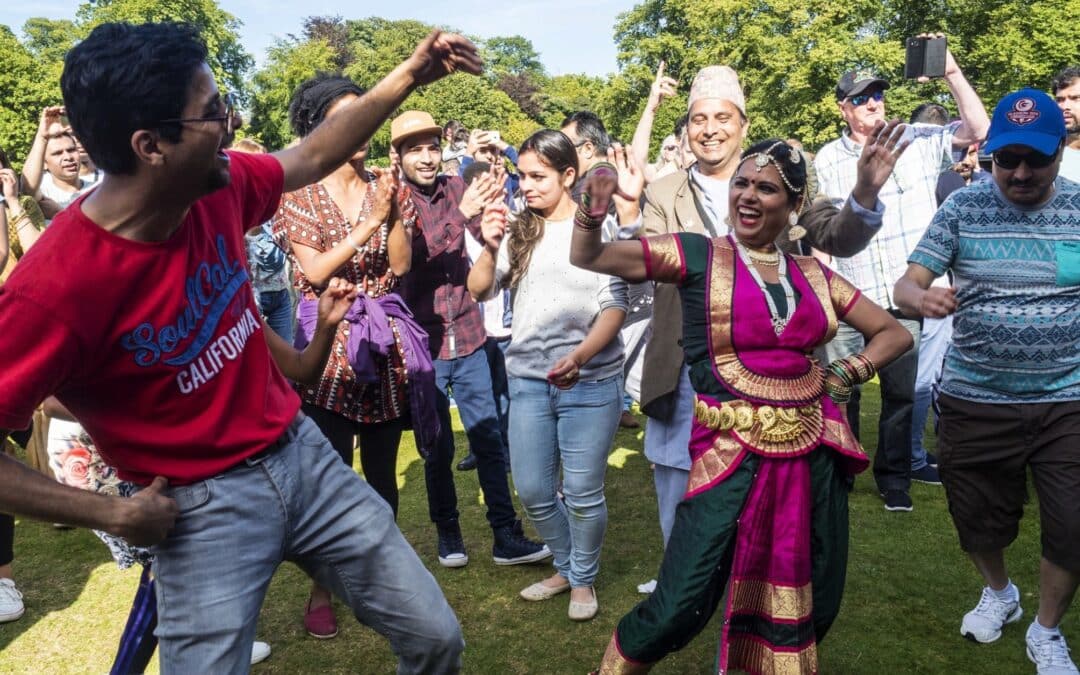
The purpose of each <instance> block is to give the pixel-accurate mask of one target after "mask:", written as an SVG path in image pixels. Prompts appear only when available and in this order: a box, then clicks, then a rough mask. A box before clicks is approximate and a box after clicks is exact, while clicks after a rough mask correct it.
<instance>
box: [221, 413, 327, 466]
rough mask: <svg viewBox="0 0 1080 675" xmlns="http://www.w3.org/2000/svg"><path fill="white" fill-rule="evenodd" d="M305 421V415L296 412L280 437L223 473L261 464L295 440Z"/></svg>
mask: <svg viewBox="0 0 1080 675" xmlns="http://www.w3.org/2000/svg"><path fill="white" fill-rule="evenodd" d="M306 419H307V415H305V414H304V413H303V412H302V411H299V410H298V411H297V412H296V417H294V418H293V420H292V422H289V426H288V427H286V428H285V431H283V432H281V435H280V436H278V437H277V438H275V439H274V440H273V441H271V442H270V443H269V444H268V445H267V446H266V447H265V448H263V449H262V450H260V451H259V452H256V453H255V454H254V455H252V456H250V457H248V458H247V459H245V460H244V461H242V462H240V463H238V464H236V465H235V466H233V467H231V468H229V469H226V471H225V473H228V472H229V471H233V470H234V469H239V468H242V467H246V466H254V465H256V464H258V463H260V462H262V461H263V460H265V459H266V458H268V457H270V456H271V455H273V454H274V453H275V452H277V451H278V450H281V449H282V448H284V447H285V446H286V445H288V444H289V443H290V442H291V441H292V440H293V439H294V438H296V434H297V433H298V432H299V430H300V425H301V424H303V423H304V420H306Z"/></svg>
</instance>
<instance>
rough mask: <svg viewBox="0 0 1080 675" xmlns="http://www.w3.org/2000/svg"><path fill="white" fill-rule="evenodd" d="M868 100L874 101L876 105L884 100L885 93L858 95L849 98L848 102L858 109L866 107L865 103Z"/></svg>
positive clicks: (876, 92)
mask: <svg viewBox="0 0 1080 675" xmlns="http://www.w3.org/2000/svg"><path fill="white" fill-rule="evenodd" d="M870 99H874V100H875V101H877V102H878V103H881V102H882V101H884V100H885V92H883V91H875V92H874V93H873V94H859V95H857V96H849V97H848V100H849V101H851V105H853V106H855V107H856V108H858V107H859V106H862V105H866V102H867V101H869V100H870Z"/></svg>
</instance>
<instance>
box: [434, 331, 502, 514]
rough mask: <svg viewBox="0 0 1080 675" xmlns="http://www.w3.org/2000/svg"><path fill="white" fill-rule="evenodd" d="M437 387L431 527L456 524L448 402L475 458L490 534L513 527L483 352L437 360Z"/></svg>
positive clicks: (498, 431)
mask: <svg viewBox="0 0 1080 675" xmlns="http://www.w3.org/2000/svg"><path fill="white" fill-rule="evenodd" d="M435 385H436V386H437V387H438V389H439V392H438V395H437V397H436V401H435V404H436V408H437V409H438V413H439V425H440V430H439V442H438V445H437V446H436V448H435V453H434V454H433V455H432V456H431V457H429V458H428V460H427V462H426V463H425V464H424V478H425V479H426V481H427V492H428V511H429V513H430V515H431V520H432V522H434V523H435V524H440V523H447V522H449V521H453V520H457V518H458V508H457V491H456V490H455V489H454V472H453V469H452V466H453V462H454V429H453V427H452V426H451V420H450V397H449V393H451V392H452V393H453V395H454V402H455V403H457V408H458V413H459V414H460V415H461V423H462V424H463V425H464V426H465V435H466V436H468V437H469V447H470V448H472V451H473V454H474V455H476V474H477V478H478V479H479V480H480V489H481V490H483V492H484V503H485V504H487V519H488V523H489V524H490V525H491V527H492V529H498V528H501V527H508V526H512V525H513V524H514V519H515V516H514V505H513V503H512V502H511V501H510V486H509V484H507V482H506V461H505V460H504V459H503V454H504V453H503V441H502V433H501V432H500V430H499V414H498V411H496V410H495V399H494V398H493V397H492V395H491V369H490V367H489V366H488V361H487V355H486V354H485V353H484V350H483V349H477V350H476V351H474V352H473V353H472V354H469V355H468V356H461V357H458V358H456V359H435Z"/></svg>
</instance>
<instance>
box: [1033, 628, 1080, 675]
mask: <svg viewBox="0 0 1080 675" xmlns="http://www.w3.org/2000/svg"><path fill="white" fill-rule="evenodd" d="M1027 655H1028V658H1029V659H1031V662H1032V663H1034V664H1035V667H1036V670H1035V672H1036V673H1037V674H1038V675H1077V674H1078V673H1080V670H1077V669H1076V664H1075V663H1073V660H1072V659H1071V658H1069V646H1068V645H1066V644H1065V636H1064V635H1055V636H1053V637H1051V638H1036V637H1032V635H1031V629H1030V628H1028V632H1027Z"/></svg>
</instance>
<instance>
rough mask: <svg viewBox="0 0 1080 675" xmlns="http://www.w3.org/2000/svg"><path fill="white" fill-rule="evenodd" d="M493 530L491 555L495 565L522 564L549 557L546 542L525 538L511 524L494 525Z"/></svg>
mask: <svg viewBox="0 0 1080 675" xmlns="http://www.w3.org/2000/svg"><path fill="white" fill-rule="evenodd" d="M493 532H494V534H495V544H494V545H493V546H492V547H491V555H492V557H493V558H495V564H496V565H523V564H525V563H532V562H538V561H540V560H546V559H547V558H550V557H551V551H549V550H548V547H547V545H546V544H541V543H540V542H537V541H532V540H530V539H528V538H526V537H525V535H524V534H522V533H520V532H517V531H515V527H514V526H513V525H504V526H503V527H496V528H494V530H493Z"/></svg>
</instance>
